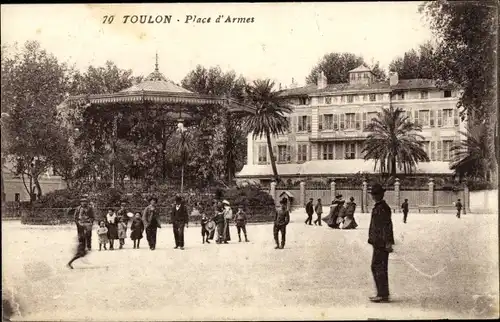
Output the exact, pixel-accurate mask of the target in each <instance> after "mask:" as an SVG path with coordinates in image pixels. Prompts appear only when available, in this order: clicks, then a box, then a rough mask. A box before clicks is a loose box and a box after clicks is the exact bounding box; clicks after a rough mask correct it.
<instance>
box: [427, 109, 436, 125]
mask: <svg viewBox="0 0 500 322" xmlns="http://www.w3.org/2000/svg"><path fill="white" fill-rule="evenodd" d="M435 112H436V111H434V110H430V111H429V115H430V116H429V124H430V126H431V127H435V126H436V123H435V122H434V116H435Z"/></svg>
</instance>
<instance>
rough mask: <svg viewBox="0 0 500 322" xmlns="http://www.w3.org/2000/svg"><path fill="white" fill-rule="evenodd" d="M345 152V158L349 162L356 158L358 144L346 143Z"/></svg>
mask: <svg viewBox="0 0 500 322" xmlns="http://www.w3.org/2000/svg"><path fill="white" fill-rule="evenodd" d="M344 150H345V158H346V159H347V160H351V159H355V158H356V144H355V143H346V144H345V145H344Z"/></svg>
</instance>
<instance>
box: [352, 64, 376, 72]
mask: <svg viewBox="0 0 500 322" xmlns="http://www.w3.org/2000/svg"><path fill="white" fill-rule="evenodd" d="M358 72H370V73H371V72H372V70H371V69H370V68H368V67H366V66H365V65H364V64H361V65H359V66H358V67H356V68H354V69H352V70H350V71H349V73H358Z"/></svg>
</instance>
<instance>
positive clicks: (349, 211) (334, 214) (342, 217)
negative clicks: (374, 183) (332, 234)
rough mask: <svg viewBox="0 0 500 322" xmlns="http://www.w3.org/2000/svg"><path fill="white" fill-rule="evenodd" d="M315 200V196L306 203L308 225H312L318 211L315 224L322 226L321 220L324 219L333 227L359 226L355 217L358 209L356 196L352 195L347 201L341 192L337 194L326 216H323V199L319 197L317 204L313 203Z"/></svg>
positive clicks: (349, 227) (347, 227)
mask: <svg viewBox="0 0 500 322" xmlns="http://www.w3.org/2000/svg"><path fill="white" fill-rule="evenodd" d="M313 202H314V200H313V198H310V199H309V202H308V203H307V204H306V213H307V219H306V221H305V224H306V225H311V226H312V223H313V221H312V217H313V215H314V213H315V212H316V215H317V218H316V220H314V225H319V226H321V221H324V222H325V223H326V224H327V225H328V227H330V228H333V229H341V228H342V229H355V228H356V227H358V224H357V223H356V220H355V219H354V212H355V211H356V203H355V202H354V197H351V198H350V199H349V202H347V203H346V202H345V200H344V199H342V195H341V194H338V195H336V196H335V199H334V200H333V201H332V204H331V206H330V212H329V214H328V215H327V216H326V217H324V218H321V216H322V214H323V205H322V203H321V199H318V201H317V203H316V206H314V205H313Z"/></svg>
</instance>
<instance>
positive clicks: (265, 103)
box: [243, 79, 292, 182]
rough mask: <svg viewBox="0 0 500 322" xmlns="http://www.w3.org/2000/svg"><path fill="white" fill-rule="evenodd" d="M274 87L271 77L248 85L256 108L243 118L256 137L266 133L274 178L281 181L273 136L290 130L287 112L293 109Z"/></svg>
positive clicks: (251, 100)
mask: <svg viewBox="0 0 500 322" xmlns="http://www.w3.org/2000/svg"><path fill="white" fill-rule="evenodd" d="M273 88H274V82H272V81H271V80H270V79H266V80H256V81H254V82H253V84H252V85H251V86H248V88H247V93H248V99H249V100H250V102H251V103H252V104H253V105H254V106H255V107H256V110H255V113H254V114H249V115H246V116H245V117H244V118H243V124H244V126H245V128H246V129H247V130H248V132H253V137H254V139H255V138H257V137H258V138H262V136H263V135H265V137H266V139H267V147H268V149H269V156H270V157H271V166H272V168H273V174H274V178H275V180H276V182H279V180H280V179H279V176H278V170H277V168H276V160H275V157H274V153H273V147H272V143H271V136H278V135H279V134H284V133H286V132H287V131H288V127H289V122H288V119H287V117H286V116H285V114H289V113H291V112H292V109H291V108H290V107H289V106H288V104H286V103H285V102H284V101H283V99H282V98H280V97H279V93H278V92H276V91H274V90H273Z"/></svg>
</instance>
